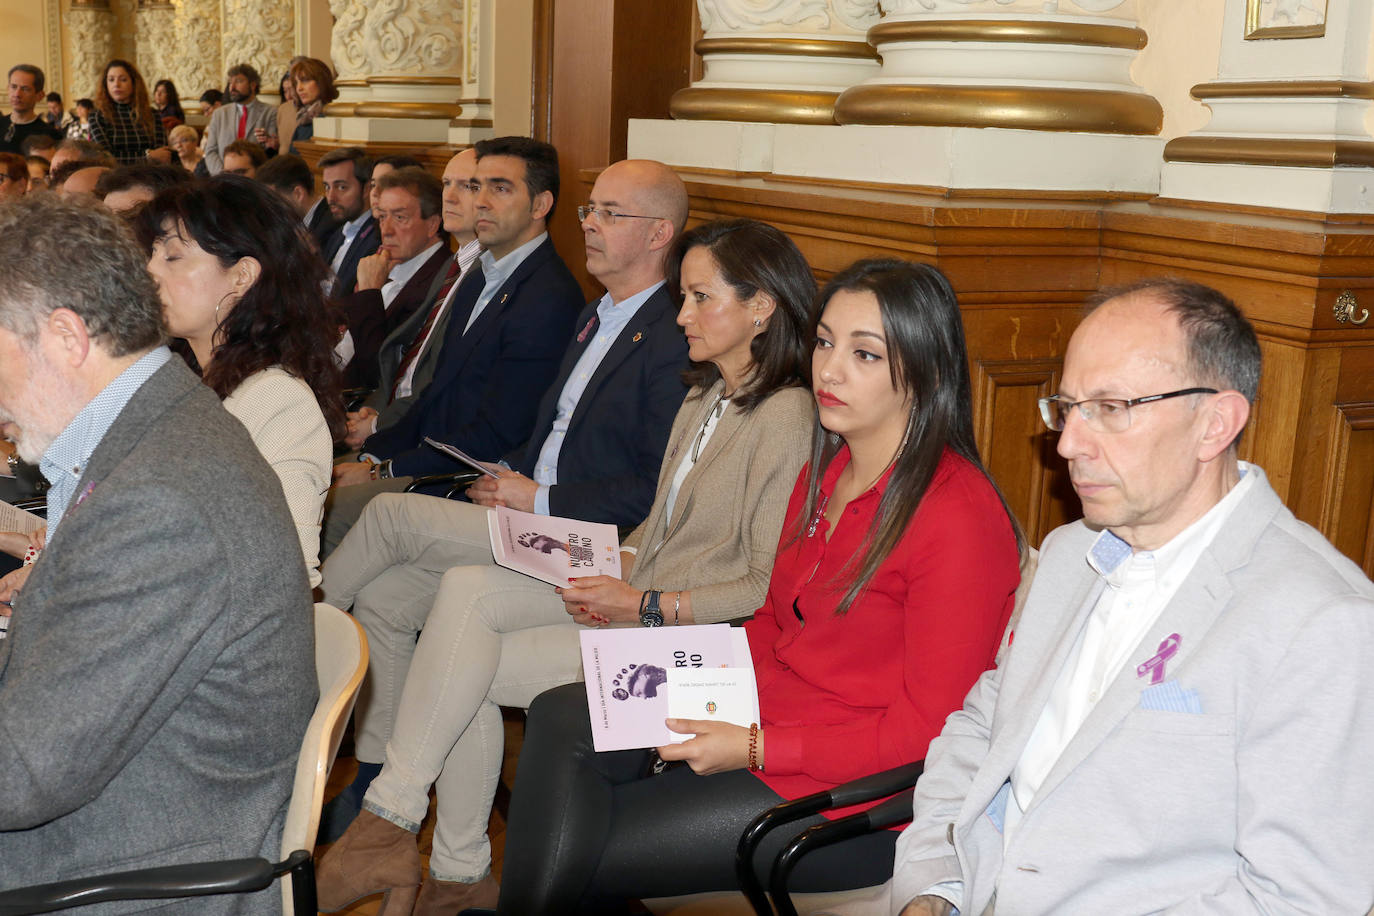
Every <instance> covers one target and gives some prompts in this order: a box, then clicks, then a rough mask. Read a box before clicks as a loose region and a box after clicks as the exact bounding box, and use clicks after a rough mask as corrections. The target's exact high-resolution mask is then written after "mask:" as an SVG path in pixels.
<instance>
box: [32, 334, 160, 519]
mask: <svg viewBox="0 0 1374 916" xmlns="http://www.w3.org/2000/svg"><path fill="white" fill-rule="evenodd" d="M171 358H172V351H171V350H169V349H167V348H166V347H155V348H153V349H152V350H150V351H148V352H147V353H145V354H144V355H143V356H141V357H139V358H138V360H136V361H135V362H134V363H133V365H131V366H129V367H128V368H127V369H125V370H124V371H123V372H121V373H119V375H117V376H115V377H114V379H113V380H112V381H111V382H110V383H109V384H108V385H106V386H105V387H104V388H102V389H101V391H100V393H99V394H97V395H96V396H95V397H93V398H91V400H90V401H88V402H87V403H86V406H85V407H82V408H81V410H80V412H78V413H77V415H76V416H75V417H73V418H72V421H71V422H70V423H68V424H67V428H66V429H64V430H62V432H61V433H59V434H58V436H57V438H56V439H54V440H53V441H52V444H51V445H49V446H48V450H47V451H46V452H44V453H43V458H42V460H40V461H39V465H38V467H39V470H41V471H42V472H43V476H44V477H46V478H48V480H49V481H50V482H51V483H52V487H51V488H50V489H49V490H48V539H49V540H51V539H52V534H53V532H54V531H55V530H57V526H58V523H59V522H61V521H62V516H63V515H65V514H66V512H67V509H68V507H69V506H70V505H71V501H72V499H73V497H74V496H75V495H76V486H77V484H78V483H79V482H80V480H81V475H82V474H84V473H85V472H86V465H87V463H88V462H89V461H90V459H91V455H92V454H93V453H94V452H95V450H96V447H97V446H99V445H100V442H101V440H102V439H104V438H105V434H106V433H107V432H109V430H110V426H111V425H112V424H113V423H114V421H115V420H117V419H119V415H120V413H121V412H123V410H124V407H125V405H126V404H128V403H129V399H130V398H132V397H133V396H134V394H135V392H137V391H138V389H140V388H142V387H143V383H144V382H146V381H148V379H150V378H152V376H153V373H155V372H157V370H159V369H161V368H162V367H163V366H164V365H165V364H166V363H167V361H168V360H170V359H171ZM81 498H84V494H83V496H82V497H81ZM81 498H78V499H77V502H80V501H81Z"/></svg>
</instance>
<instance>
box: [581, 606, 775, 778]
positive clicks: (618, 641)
mask: <svg viewBox="0 0 1374 916" xmlns="http://www.w3.org/2000/svg"><path fill="white" fill-rule="evenodd" d="M579 636H580V637H581V640H582V671H583V674H584V675H585V679H586V686H587V708H588V710H589V711H590V713H591V723H592V745H593V747H595V748H596V750H598V751H621V750H629V749H631V748H642V747H662V746H664V745H667V744H672V743H676V742H681V741H685V740H687V739H688V738H690V737H691V735H681V734H677V733H675V732H672V731H669V730H668V726H667V725H665V724H664V721H663V720H664V719H667V718H668V717H670V716H672V717H674V718H684V719H706V720H715V721H721V722H732V723H734V724H735V725H744V726H747V725H749V723H750V722H757V721H758V720H759V701H758V692H757V690H756V689H755V687H754V663H753V659H752V658H751V657H750V655H749V641H748V638H747V637H746V635H745V632H744V630H743V629H741V628H739V627H732V626H729V625H727V624H723V623H717V624H708V625H700V626H680V627H626V628H611V629H605V630H602V629H588V630H583V631H582V632H581V633H580V634H579Z"/></svg>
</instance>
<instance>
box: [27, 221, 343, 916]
mask: <svg viewBox="0 0 1374 916" xmlns="http://www.w3.org/2000/svg"><path fill="white" fill-rule="evenodd" d="M124 236H125V233H124V232H123V231H122V229H121V227H120V224H119V221H118V220H117V219H116V218H115V217H114V216H113V215H112V214H110V213H108V212H106V211H104V210H103V209H102V208H98V207H89V206H85V205H83V204H81V203H78V202H71V201H64V200H61V199H60V198H58V197H56V196H54V195H50V194H48V195H37V196H32V197H26V198H24V199H23V200H22V201H18V202H15V203H14V204H13V205H11V206H7V207H5V208H0V434H3V435H4V436H6V437H7V438H11V439H13V440H14V442H15V444H16V445H17V446H18V449H19V453H20V455H22V456H23V457H24V458H25V460H28V461H31V462H35V463H39V464H40V466H41V467H42V470H43V472H44V474H45V475H46V476H47V477H48V478H49V479H50V480H51V481H52V489H51V490H50V491H49V494H48V525H49V528H48V539H47V545H46V547H45V549H44V550H43V552H42V554H41V555H40V556H39V558H38V561H37V562H36V563H35V564H34V565H33V566H31V567H27V568H25V569H22V570H19V571H17V572H15V573H12V574H10V576H7V577H6V578H5V579H3V580H0V602H3V603H4V606H0V612H3V613H7V614H9V617H8V620H9V624H10V625H9V628H8V635H7V637H6V638H4V639H0V773H3V774H4V778H3V779H2V780H0V889H4V888H13V887H22V886H27V885H30V884H37V883H45V882H49V881H55V880H59V879H62V878H66V877H81V876H89V875H95V874H101V873H105V872H111V871H123V870H127V869H138V868H146V867H152V866H161V865H173V864H177V863H185V862H197V861H205V860H216V859H229V858H240V857H246V856H256V855H261V856H264V857H269V858H271V859H273V860H276V859H277V858H278V857H279V853H280V848H279V847H280V843H281V829H282V821H283V819H284V817H285V813H286V806H287V803H288V801H289V796H290V792H291V785H292V781H293V778H294V775H295V765H296V757H297V754H298V752H299V747H300V740H301V737H302V736H303V734H304V732H305V726H306V723H307V722H308V721H309V718H310V715H311V711H312V710H313V708H314V703H315V699H316V687H315V674H314V659H313V625H312V620H311V602H310V594H309V590H308V588H307V586H306V579H305V568H304V566H302V564H301V563H300V545H299V542H298V541H297V539H296V533H295V528H294V527H293V525H292V523H291V516H290V514H289V513H288V511H287V508H286V501H285V497H284V496H283V495H282V490H281V484H280V482H279V481H278V480H277V477H276V475H275V474H274V473H273V472H272V470H271V468H270V467H268V465H267V463H266V462H265V461H264V460H263V458H262V456H261V455H260V454H259V453H258V450H257V449H256V448H255V447H254V445H253V443H252V441H251V440H250V439H249V437H248V434H247V432H246V431H245V430H244V428H243V425H242V424H240V423H239V422H238V421H237V420H235V419H234V418H233V417H232V416H230V415H229V414H228V413H227V412H226V411H225V410H224V408H223V407H222V406H221V405H220V403H219V399H218V398H217V397H215V395H214V393H213V392H211V391H210V389H208V388H206V387H205V386H204V385H203V384H202V383H201V382H200V380H199V379H197V378H196V377H195V376H194V375H192V374H191V372H190V371H189V370H188V369H187V368H186V367H185V365H184V364H183V363H182V362H181V360H179V359H177V358H176V357H173V356H172V355H171V353H170V351H169V350H168V349H167V348H166V347H165V346H163V343H162V342H163V336H162V328H161V312H162V309H161V303H160V300H159V298H158V294H157V290H156V288H155V286H154V284H153V282H152V280H151V279H150V278H149V276H148V274H147V272H146V271H145V270H144V267H143V264H144V260H145V258H144V256H143V255H142V254H140V253H139V252H138V250H137V249H136V248H135V246H134V245H133V243H132V242H130V241H127V240H126V239H125V237H124ZM72 251H80V252H82V256H81V257H79V258H72V257H71V252H72ZM11 611H12V613H11ZM280 899H281V895H280V891H279V890H278V889H277V888H275V887H273V888H268V889H267V890H265V891H263V892H261V893H259V894H255V895H251V896H246V897H245V896H224V897H210V898H202V899H199V900H195V901H190V902H186V903H182V904H172V905H170V906H167V907H165V908H159V910H158V912H160V913H161V912H167V913H187V914H190V913H195V914H206V913H210V914H229V913H243V914H260V913H272V912H279V911H280ZM130 909H131V907H129V906H127V905H126V906H122V907H116V906H113V905H111V906H107V907H102V908H93V909H92V910H91V912H92V913H95V912H100V913H107V912H128V911H129V910H130ZM140 909H141V907H140ZM83 912H85V911H84V910H83Z"/></svg>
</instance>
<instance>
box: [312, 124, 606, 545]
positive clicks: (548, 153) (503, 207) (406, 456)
mask: <svg viewBox="0 0 1374 916" xmlns="http://www.w3.org/2000/svg"><path fill="white" fill-rule="evenodd" d="M477 157H478V161H477V178H476V179H475V180H476V182H477V183H478V184H480V185H481V188H482V189H481V190H480V191H479V192H478V194H477V198H476V208H477V223H476V231H477V238H478V240H479V241H480V242H481V243H482V244H483V246H484V247H485V248H486V250H485V251H484V252H483V253H482V255H481V259H480V262H481V269H480V270H474V271H472V272H471V273H470V274H469V275H468V276H467V277H465V278H464V280H463V282H462V283H461V284H460V286H459V288H458V291H457V293H456V294H455V299H454V302H453V305H452V307H451V315H450V317H449V320H448V326H447V328H446V329H445V332H444V340H443V344H442V346H441V349H440V352H439V362H438V367H437V368H436V370H435V373H434V378H433V379H432V380H431V381H430V383H429V386H428V387H427V388H426V389H425V390H424V392H423V393H422V394H421V395H420V397H419V398H418V399H417V400H416V402H415V403H414V404H413V405H412V406H411V408H410V409H409V410H408V411H406V413H405V415H404V416H403V417H401V419H400V420H398V421H397V422H396V423H394V424H392V425H391V426H388V427H386V428H384V429H380V430H378V431H377V432H375V433H373V434H372V435H371V436H369V437H368V439H367V440H366V441H365V442H364V443H363V447H362V449H361V455H360V456H359V458H360V460H359V461H357V462H343V463H340V464H339V465H337V466H336V467H335V469H334V489H333V492H332V493H331V494H330V497H329V501H328V505H327V507H326V512H325V528H324V551H325V553H328V552H329V551H331V550H332V549H333V548H334V547H335V546H336V545H337V544H338V542H339V540H341V539H342V538H343V535H344V534H345V533H346V532H347V531H348V529H349V528H350V527H351V526H352V524H353V522H354V521H356V520H357V517H358V515H359V513H361V512H362V509H363V506H365V505H366V504H367V501H368V500H370V499H371V498H372V497H373V496H375V495H376V494H377V493H380V492H388V491H397V490H402V489H404V488H405V486H406V485H407V484H408V483H409V481H410V478H412V477H416V476H421V475H425V474H440V473H445V472H450V471H457V470H463V467H462V466H461V465H460V464H458V462H456V461H454V460H453V459H451V458H448V457H446V456H445V455H443V454H442V453H440V452H438V451H436V450H435V449H432V448H430V447H429V446H427V445H425V444H424V439H425V437H426V436H429V437H431V438H434V439H437V440H439V441H441V442H449V443H452V444H454V445H457V446H458V447H459V448H462V449H463V450H464V451H467V452H469V453H470V454H474V455H484V456H497V455H502V454H505V453H506V452H507V451H509V450H510V449H512V448H514V447H515V446H516V445H518V444H519V443H521V442H523V441H525V439H527V438H528V437H529V435H530V429H531V427H532V426H533V424H534V417H535V410H536V409H537V407H538V405H539V399H540V397H541V396H542V395H543V394H544V391H545V389H546V388H548V386H549V383H550V382H551V381H552V380H553V378H554V375H555V374H556V373H557V371H558V366H559V361H560V360H561V359H562V357H563V352H564V349H565V347H566V345H567V340H568V337H569V335H570V334H571V332H572V325H573V320H574V318H575V317H576V315H577V307H578V305H579V304H580V303H581V302H582V291H581V288H580V287H579V286H578V284H577V281H576V280H575V279H574V278H573V275H572V273H571V272H569V270H568V268H567V266H566V265H565V264H564V263H563V259H562V258H560V257H559V256H558V253H557V252H556V251H555V250H554V248H553V242H552V241H550V240H549V237H548V232H547V231H546V228H545V225H546V222H547V220H548V217H549V214H550V213H551V212H552V211H553V207H554V204H555V203H556V201H557V194H558V154H557V152H556V151H555V150H554V148H553V147H552V146H550V145H549V144H547V143H541V142H539V141H536V140H531V139H529V138H527V137H503V138H498V139H495V140H484V141H482V142H480V143H478V144H477Z"/></svg>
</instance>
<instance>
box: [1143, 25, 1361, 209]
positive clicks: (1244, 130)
mask: <svg viewBox="0 0 1374 916" xmlns="http://www.w3.org/2000/svg"><path fill="white" fill-rule="evenodd" d="M1371 39H1374V13H1371V9H1370V3H1369V2H1368V0H1320V2H1317V0H1307V2H1303V3H1287V4H1286V3H1276V2H1273V0H1264V2H1260V0H1250V2H1248V3H1247V0H1227V3H1226V13H1225V20H1224V23H1223V32H1222V46H1221V56H1220V59H1219V62H1218V68H1217V78H1216V80H1214V81H1212V82H1207V83H1203V84H1201V85H1199V86H1195V87H1194V88H1193V93H1192V94H1193V97H1194V98H1197V99H1199V100H1201V101H1202V102H1203V103H1205V104H1206V105H1207V106H1208V107H1209V108H1210V109H1211V112H1212V116H1211V120H1210V121H1209V122H1208V123H1207V124H1206V126H1204V127H1203V128H1202V129H1200V130H1198V131H1195V132H1193V133H1191V134H1187V135H1185V136H1182V137H1177V138H1175V139H1173V140H1171V141H1170V142H1169V144H1168V146H1166V147H1165V151H1164V158H1165V160H1166V161H1165V164H1164V172H1163V176H1162V179H1161V186H1160V193H1161V194H1162V195H1164V196H1167V197H1177V198H1184V199H1191V200H1206V201H1214V202H1218V203H1227V204H1238V205H1244V206H1258V207H1271V208H1279V209H1285V210H1305V211H1315V212H1319V213H1360V214H1369V213H1374V105H1371V100H1374V82H1371V81H1370V76H1371V71H1370V66H1371V59H1370V57H1371Z"/></svg>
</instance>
